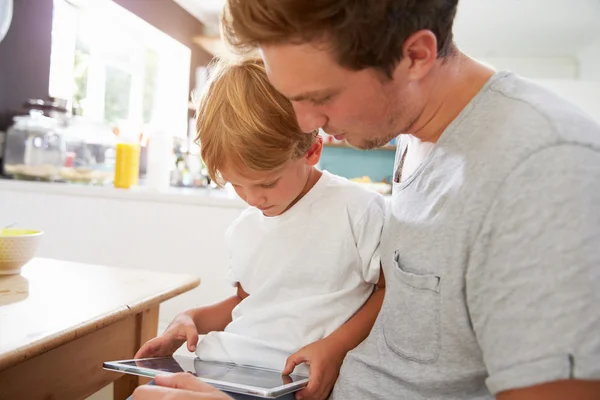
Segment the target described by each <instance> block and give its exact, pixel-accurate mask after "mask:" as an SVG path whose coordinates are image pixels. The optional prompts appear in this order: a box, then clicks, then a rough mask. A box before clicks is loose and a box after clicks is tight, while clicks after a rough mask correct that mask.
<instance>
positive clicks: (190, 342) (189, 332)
mask: <svg viewBox="0 0 600 400" xmlns="http://www.w3.org/2000/svg"><path fill="white" fill-rule="evenodd" d="M185 336H186V338H187V348H188V350H189V351H191V352H194V351H196V346H197V345H198V330H197V329H196V327H195V326H189V327H187V328H186V330H185Z"/></svg>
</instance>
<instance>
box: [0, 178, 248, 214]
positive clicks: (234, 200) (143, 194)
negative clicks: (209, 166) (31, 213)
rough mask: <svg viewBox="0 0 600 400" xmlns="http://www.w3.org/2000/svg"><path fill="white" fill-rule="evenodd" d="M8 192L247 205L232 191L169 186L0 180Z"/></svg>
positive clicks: (0, 189) (2, 191)
mask: <svg viewBox="0 0 600 400" xmlns="http://www.w3.org/2000/svg"><path fill="white" fill-rule="evenodd" d="M8 191H16V192H39V193H44V194H52V195H63V196H81V197H95V198H106V199H119V200H125V201H145V202H161V203H170V204H187V205H197V206H208V207H222V208H223V207H224V208H239V209H243V208H245V207H247V205H246V204H245V203H244V202H243V201H242V200H241V199H240V198H239V197H237V195H236V194H235V193H230V192H228V191H226V190H220V189H190V188H174V187H173V188H169V189H168V190H167V191H164V192H158V191H153V190H150V189H148V188H145V187H136V188H132V189H117V188H114V187H111V186H85V185H76V184H68V183H48V182H27V181H18V180H7V179H0V193H1V194H0V195H6V194H5V193H6V192H8Z"/></svg>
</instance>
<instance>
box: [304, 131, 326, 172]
mask: <svg viewBox="0 0 600 400" xmlns="http://www.w3.org/2000/svg"><path fill="white" fill-rule="evenodd" d="M322 152H323V137H322V136H321V135H317V138H316V140H315V142H314V143H313V144H312V146H310V149H308V151H307V152H306V164H308V165H312V166H315V165H317V164H318V163H319V160H320V159H321V153H322Z"/></svg>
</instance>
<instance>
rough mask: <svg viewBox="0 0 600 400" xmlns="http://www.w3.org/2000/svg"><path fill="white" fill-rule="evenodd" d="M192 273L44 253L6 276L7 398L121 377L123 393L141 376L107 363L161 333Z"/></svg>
mask: <svg viewBox="0 0 600 400" xmlns="http://www.w3.org/2000/svg"><path fill="white" fill-rule="evenodd" d="M199 283H200V281H199V280H198V279H197V278H195V277H192V276H188V275H179V274H170V273H159V272H148V271H140V270H135V269H120V268H110V267H102V266H95V265H86V264H78V263H72V262H66V261H57V260H50V259H43V258H38V259H34V260H33V261H31V262H30V263H29V264H27V265H26V266H25V267H24V268H23V271H22V273H21V275H11V276H4V277H2V276H0V399H1V400H5V399H6V400H8V399H10V400H15V399H18V400H25V399H26V400H37V399H61V400H70V399H85V398H86V397H87V396H89V395H91V394H92V393H94V392H96V391H97V390H99V389H101V388H102V387H104V386H106V385H107V384H109V383H111V382H113V381H115V385H114V392H115V400H120V399H125V398H126V397H127V396H129V395H130V394H131V393H132V392H133V390H134V388H135V387H136V386H137V385H138V384H139V383H140V381H139V378H137V377H135V376H132V375H121V374H118V373H115V372H109V371H105V370H103V369H102V362H103V361H108V360H119V359H127V358H132V357H133V355H134V354H135V352H136V350H137V349H138V348H139V347H140V345H141V344H143V343H144V342H145V341H146V340H148V339H150V338H152V337H154V336H156V332H157V329H158V306H159V304H160V303H161V302H163V301H165V300H168V299H170V298H172V297H175V296H177V295H179V294H181V293H183V292H186V291H188V290H190V289H193V288H194V287H196V286H198V284H199Z"/></svg>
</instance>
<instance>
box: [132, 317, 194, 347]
mask: <svg viewBox="0 0 600 400" xmlns="http://www.w3.org/2000/svg"><path fill="white" fill-rule="evenodd" d="M186 341H187V348H188V350H189V351H192V352H193V351H195V350H196V345H197V344H198V329H197V328H196V325H195V324H194V320H193V318H192V316H191V315H189V314H187V313H186V312H183V313H181V314H179V315H178V316H176V317H175V319H174V320H173V322H171V324H169V326H168V327H167V330H166V331H165V333H163V334H162V335H161V336H158V337H156V338H154V339H151V340H149V341H147V342H146V343H145V344H144V345H143V346H142V347H141V348H140V349H139V350H138V352H137V353H136V354H135V356H134V358H149V357H164V356H171V355H173V353H175V350H177V349H178V348H179V347H180V346H181V345H182V344H183V343H185V342H186Z"/></svg>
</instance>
